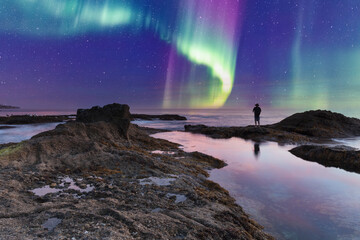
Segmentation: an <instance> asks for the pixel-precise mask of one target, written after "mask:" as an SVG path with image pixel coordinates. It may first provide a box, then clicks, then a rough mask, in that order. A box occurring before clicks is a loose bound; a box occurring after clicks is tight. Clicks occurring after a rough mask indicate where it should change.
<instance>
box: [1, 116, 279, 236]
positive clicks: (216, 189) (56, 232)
mask: <svg viewBox="0 0 360 240" xmlns="http://www.w3.org/2000/svg"><path fill="white" fill-rule="evenodd" d="M118 129H119V128H118V125H117V123H116V121H115V122H114V121H110V122H105V121H103V120H102V121H100V122H97V121H90V122H79V121H78V122H68V123H66V124H60V125H58V126H57V127H56V128H55V129H54V130H51V131H48V132H43V133H40V134H38V135H36V136H34V137H33V138H32V139H30V140H28V141H24V142H21V143H16V144H10V145H2V146H1V149H0V203H1V206H2V208H0V239H272V237H270V236H269V235H267V234H265V233H264V232H263V231H262V230H261V229H262V227H261V226H259V225H258V224H257V223H255V222H254V221H252V220H251V219H250V218H249V217H248V215H247V214H246V213H244V211H243V210H242V208H241V207H240V206H238V205H236V203H235V200H234V199H233V198H232V197H230V195H229V193H228V192H227V191H226V190H225V189H223V188H221V187H220V186H219V185H218V184H216V183H214V182H212V181H209V180H207V179H206V177H207V176H208V172H207V170H210V169H212V168H220V167H222V166H224V162H223V161H221V160H219V159H215V158H213V157H210V156H207V155H204V154H201V153H186V152H184V151H182V150H181V149H179V148H178V147H179V146H178V145H177V144H174V143H171V142H168V141H165V140H161V139H154V138H152V137H150V136H149V135H148V134H147V133H146V132H145V131H143V130H141V129H140V128H139V127H137V126H136V125H131V124H130V125H129V128H128V136H129V139H127V138H125V137H124V136H123V134H121V133H120V132H119V130H118ZM170 153H171V154H170ZM47 186H48V187H47ZM44 187H46V190H45V192H42V194H37V192H36V191H35V190H36V189H44ZM48 189H52V190H48ZM46 191H49V192H48V193H47V192H46Z"/></svg>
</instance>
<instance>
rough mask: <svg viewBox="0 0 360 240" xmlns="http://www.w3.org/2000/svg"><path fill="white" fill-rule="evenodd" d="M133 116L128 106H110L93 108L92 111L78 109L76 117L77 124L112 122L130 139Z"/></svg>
mask: <svg viewBox="0 0 360 240" xmlns="http://www.w3.org/2000/svg"><path fill="white" fill-rule="evenodd" d="M130 120H131V114H130V107H129V106H128V105H126V104H118V103H113V104H108V105H105V106H104V107H99V106H96V107H92V108H90V109H78V110H77V115H76V121H77V122H83V123H93V122H100V121H104V122H110V123H113V124H115V125H116V126H117V128H118V130H119V133H120V134H121V135H122V136H123V137H125V138H128V129H129V126H130Z"/></svg>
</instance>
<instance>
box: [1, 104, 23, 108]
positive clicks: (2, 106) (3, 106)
mask: <svg viewBox="0 0 360 240" xmlns="http://www.w3.org/2000/svg"><path fill="white" fill-rule="evenodd" d="M19 108H20V107H16V106H10V105H3V104H0V109H19Z"/></svg>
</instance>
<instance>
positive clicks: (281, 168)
mask: <svg viewBox="0 0 360 240" xmlns="http://www.w3.org/2000/svg"><path fill="white" fill-rule="evenodd" d="M140 113H146V112H144V111H141V112H140ZM148 113H149V114H150V113H151V114H164V113H171V112H154V111H151V112H148ZM174 113H176V114H180V115H184V116H186V117H187V118H188V120H187V121H156V120H155V121H135V123H137V124H139V125H142V126H147V127H154V128H165V129H171V130H174V131H172V132H165V133H158V134H155V135H153V136H154V137H157V138H163V139H167V140H169V141H172V142H176V143H179V144H181V145H183V146H184V150H185V151H199V152H203V153H206V154H209V155H212V156H214V157H217V158H220V159H222V160H224V161H225V162H226V163H227V164H228V165H227V166H226V167H224V168H222V169H215V170H212V171H211V172H210V179H211V180H213V181H215V182H218V183H219V184H220V185H221V186H223V187H224V188H226V189H227V190H229V192H230V194H231V195H232V196H233V197H234V198H235V199H236V201H237V202H238V203H239V205H241V206H242V207H243V208H244V210H245V211H246V212H247V213H249V214H250V215H251V217H252V218H253V219H255V220H256V221H257V222H259V223H260V224H261V225H263V226H265V231H267V232H269V233H271V234H272V235H274V236H275V237H276V238H278V239H295V240H297V239H305V240H307V239H315V240H316V239H329V240H331V239H360V174H356V173H350V172H346V171H344V170H341V169H337V168H325V167H323V166H321V165H319V164H317V163H312V162H307V161H304V160H302V159H300V158H297V157H295V156H293V155H292V154H291V153H290V152H288V150H289V149H291V148H292V147H294V146H279V145H278V144H276V143H273V142H269V143H262V144H259V145H258V144H255V143H253V142H252V141H245V140H242V139H239V138H231V139H211V138H208V137H206V136H203V135H199V134H192V133H185V132H180V131H176V130H183V129H184V125H185V124H206V125H212V126H244V125H249V124H252V122H253V115H252V113H251V112H248V111H233V110H231V111H230V110H224V111H222V112H219V111H215V110H214V111H212V110H207V111H196V112H189V111H187V112H186V111H184V112H178V110H177V112H174ZM57 114H58V113H56V114H54V115H57ZM290 114H292V113H291V112H284V111H278V112H276V111H272V112H271V114H269V113H267V114H266V115H265V116H264V117H262V123H263V124H270V123H275V122H278V121H280V120H281V119H283V118H285V117H286V116H289V115H290ZM39 115H40V114H39ZM56 125H57V123H51V124H35V125H18V126H16V128H12V129H0V143H7V142H19V141H22V140H26V139H29V138H30V137H31V136H33V135H35V134H37V133H39V132H42V131H46V130H50V129H53V128H55V126H56ZM338 142H339V144H344V145H348V146H353V147H357V148H358V147H359V146H360V138H353V139H345V140H344V139H343V140H338Z"/></svg>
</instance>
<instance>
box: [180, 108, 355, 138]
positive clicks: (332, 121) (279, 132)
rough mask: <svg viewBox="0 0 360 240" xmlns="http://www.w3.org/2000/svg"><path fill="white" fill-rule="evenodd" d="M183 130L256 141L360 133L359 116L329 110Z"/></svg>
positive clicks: (195, 126)
mask: <svg viewBox="0 0 360 240" xmlns="http://www.w3.org/2000/svg"><path fill="white" fill-rule="evenodd" d="M185 131H187V132H193V133H201V134H205V135H208V136H210V137H213V138H231V137H240V138H244V139H251V140H253V141H256V142H261V141H275V142H279V143H290V144H299V143H305V142H319V141H330V140H331V138H341V137H352V136H360V119H356V118H349V117H346V116H344V115H342V114H339V113H333V112H330V111H323V110H317V111H307V112H303V113H296V114H294V115H292V116H290V117H288V118H285V119H284V120H282V121H280V122H279V123H276V124H272V125H264V126H261V127H254V126H247V127H208V126H205V125H185Z"/></svg>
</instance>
